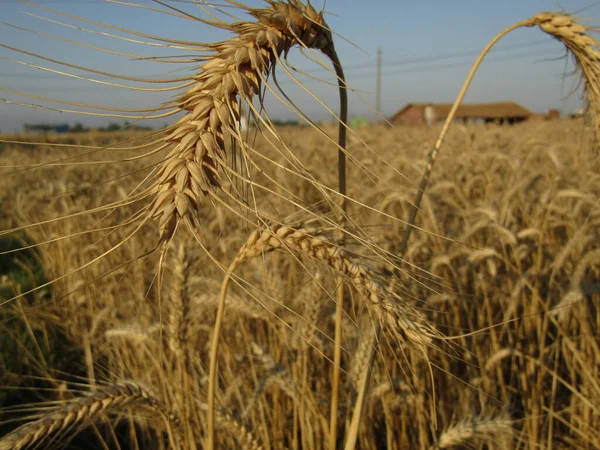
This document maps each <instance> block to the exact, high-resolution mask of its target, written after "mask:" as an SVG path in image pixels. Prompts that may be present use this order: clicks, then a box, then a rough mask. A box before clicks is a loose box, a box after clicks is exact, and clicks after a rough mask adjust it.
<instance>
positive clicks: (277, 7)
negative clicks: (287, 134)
mask: <svg viewBox="0 0 600 450" xmlns="http://www.w3.org/2000/svg"><path fill="white" fill-rule="evenodd" d="M268 3H269V7H268V8H265V9H250V8H246V9H247V10H248V12H249V13H250V14H251V15H252V16H254V17H255V18H256V19H257V21H256V22H238V23H232V24H219V27H220V28H224V29H227V30H229V31H231V32H233V33H235V34H236V36H235V37H233V38H231V39H229V40H227V41H223V42H219V43H215V44H206V45H205V48H206V50H207V51H209V52H212V55H210V56H207V57H205V58H203V59H204V60H208V61H207V62H206V63H205V64H204V65H203V66H202V67H201V70H200V72H199V73H198V75H197V76H196V77H195V80H196V81H197V84H196V85H195V86H194V87H192V88H190V89H189V90H187V91H186V92H185V93H184V94H183V95H181V96H180V97H179V98H178V104H179V108H180V109H181V110H183V111H186V112H187V114H186V115H185V116H184V117H182V118H181V119H180V120H178V121H177V122H176V123H174V124H173V125H171V126H170V127H168V128H167V130H166V136H165V139H166V141H167V142H169V143H172V144H174V147H173V149H172V150H171V152H170V153H169V154H168V155H167V157H166V158H165V160H164V161H163V163H162V166H161V167H160V169H159V170H158V172H157V178H156V181H155V183H154V186H153V187H152V188H151V189H152V192H153V193H155V194H156V196H155V197H154V199H153V201H152V203H151V205H150V214H151V216H152V217H155V218H158V220H159V227H160V236H161V240H162V241H163V242H164V241H166V240H168V239H169V238H170V237H171V236H172V234H173V232H174V231H175V228H176V225H177V223H178V222H179V221H180V220H182V219H183V220H187V221H189V222H190V223H192V224H195V223H197V219H198V208H199V207H200V206H201V204H202V202H203V199H204V198H205V197H206V196H207V194H208V193H209V192H210V189H211V187H215V186H218V185H219V168H220V167H221V166H222V165H223V164H225V159H224V153H225V134H226V133H231V135H232V136H234V137H238V138H239V139H241V133H240V131H239V130H240V128H239V120H240V103H239V102H241V101H243V102H244V103H245V104H248V105H250V104H251V102H252V99H253V98H254V97H255V96H257V95H258V94H259V93H260V90H261V85H262V84H263V82H264V81H265V79H266V77H267V76H268V75H269V74H270V73H271V71H272V70H273V68H274V66H275V64H276V62H277V61H278V60H279V57H280V55H282V54H287V52H288V51H289V50H290V48H292V47H293V46H295V45H301V46H303V47H308V48H315V49H318V50H321V51H323V52H324V53H325V54H326V55H328V56H330V58H331V57H333V56H334V55H335V51H334V50H333V40H332V37H331V33H330V32H329V30H328V28H327V25H326V24H325V21H324V19H323V15H322V14H321V13H317V12H316V11H315V10H314V9H313V8H312V6H311V5H310V3H309V4H308V5H304V4H302V3H301V2H300V1H297V0H290V1H289V2H284V1H269V2H268ZM235 4H236V5H238V6H239V7H240V8H242V5H240V4H237V3H235Z"/></svg>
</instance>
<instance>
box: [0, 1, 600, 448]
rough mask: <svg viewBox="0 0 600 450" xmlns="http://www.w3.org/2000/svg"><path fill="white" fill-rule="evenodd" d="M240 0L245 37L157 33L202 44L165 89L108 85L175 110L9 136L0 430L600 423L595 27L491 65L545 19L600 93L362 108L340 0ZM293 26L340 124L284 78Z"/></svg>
mask: <svg viewBox="0 0 600 450" xmlns="http://www.w3.org/2000/svg"><path fill="white" fill-rule="evenodd" d="M226 3H227V4H228V5H229V7H231V8H232V9H231V11H236V10H239V11H242V12H244V13H247V15H249V16H250V17H251V19H248V18H246V19H244V21H239V22H235V21H229V22H225V21H223V22H218V21H214V20H213V19H214V18H215V17H214V16H212V15H211V14H213V10H205V13H206V15H207V18H205V19H197V20H199V21H200V22H202V23H203V24H204V25H207V26H213V27H220V28H223V29H226V30H227V31H229V32H231V34H232V37H230V38H229V39H227V40H224V41H220V42H216V43H197V44H196V43H190V42H183V41H177V40H172V41H167V40H163V41H164V42H169V43H170V44H169V45H177V46H179V47H178V48H180V49H182V50H186V51H195V52H198V54H199V55H201V56H199V57H198V58H197V59H190V60H189V61H188V60H182V61H181V62H182V63H183V62H192V63H194V64H198V63H199V62H201V64H200V65H199V66H198V68H197V73H196V74H195V75H193V76H189V77H174V78H172V79H170V82H173V83H177V88H178V89H179V91H178V93H177V95H175V96H174V97H173V101H172V102H170V103H167V104H161V105H160V106H156V108H152V109H145V110H143V111H142V110H139V109H138V110H136V109H127V108H122V109H119V110H118V111H117V112H114V111H116V110H114V109H110V108H109V107H104V108H105V110H106V111H113V112H111V114H117V117H129V116H123V115H122V114H130V113H136V114H138V113H139V114H144V117H147V115H152V117H161V118H162V117H168V118H170V117H171V116H175V114H179V113H182V114H180V115H179V116H177V117H176V118H175V119H173V121H172V123H171V124H170V125H167V126H166V127H165V128H164V129H161V130H139V129H138V130H135V129H131V130H127V129H124V130H122V131H114V132H110V133H109V132H102V133H101V132H87V133H72V134H52V133H50V134H46V135H43V136H34V135H3V136H1V138H0V167H1V170H2V172H1V177H2V178H1V180H2V181H1V183H2V190H1V191H0V205H1V206H0V230H1V231H0V268H1V270H2V273H1V274H0V276H1V278H0V318H1V319H0V367H1V368H2V370H1V371H0V386H1V388H0V450H5V449H22V448H122V449H126V448H127V449H128V448H131V449H163V448H177V449H179V448H181V449H200V448H206V449H209V450H213V449H215V448H217V449H236V448H244V449H290V450H291V449H296V450H298V449H326V448H328V449H330V450H334V449H336V448H344V449H347V450H351V449H354V448H361V449H384V448H385V449H405V448H411V449H412V448H414V449H446V448H448V449H450V448H457V449H458V448H475V449H512V448H520V449H537V448H543V449H546V448H547V449H567V448H580V449H593V448H598V447H600V432H599V431H598V430H600V407H599V406H598V405H600V384H599V382H598V380H599V379H600V376H599V375H600V366H599V363H598V361H600V342H599V340H598V333H599V327H600V312H599V308H598V301H599V299H600V247H599V246H598V241H599V236H598V233H599V230H600V204H599V202H598V198H599V196H600V175H599V173H600V170H599V169H600V160H599V159H598V151H597V146H598V135H599V131H600V122H599V121H598V117H600V116H599V115H598V114H599V113H598V111H600V103H599V100H598V98H599V97H598V92H600V88H599V86H600V85H599V84H598V83H600V81H599V80H600V70H599V69H600V68H599V66H598V61H599V60H600V53H599V50H598V43H597V41H596V40H595V39H593V38H592V37H591V32H592V31H594V30H593V29H592V28H588V27H586V26H584V25H581V24H580V23H579V22H578V21H577V20H575V19H574V18H572V17H571V16H568V15H565V14H562V13H560V14H559V13H543V14H538V15H536V16H534V17H533V18H531V19H528V20H526V21H523V22H519V23H517V24H515V25H513V26H510V27H509V28H507V29H506V30H505V31H503V32H501V33H500V34H499V35H498V37H497V38H495V40H494V41H492V43H491V44H490V46H488V47H486V49H485V50H484V52H483V54H482V57H481V58H480V59H479V60H478V61H477V62H476V66H475V69H476V68H477V64H479V62H481V59H482V58H483V55H485V53H486V52H487V51H488V50H489V49H490V48H491V46H492V45H493V44H494V43H495V42H496V41H497V40H498V39H500V38H501V37H502V36H504V35H505V34H507V33H509V32H510V31H512V30H514V29H516V28H519V27H539V28H540V29H541V30H542V31H543V32H545V33H546V34H549V35H550V36H552V37H553V38H555V39H558V40H559V41H560V42H561V43H562V44H564V46H565V48H566V49H567V50H568V51H569V52H570V55H571V56H573V58H574V61H575V67H576V68H577V69H578V70H579V72H580V74H581V76H582V79H583V94H584V96H585V99H586V101H587V104H588V115H587V116H586V118H585V119H576V120H560V121H559V120H557V121H527V122H525V123H522V124H517V125H514V126H499V125H493V124H468V125H464V124H458V123H454V124H452V123H451V120H450V119H449V120H448V121H447V122H446V124H439V125H436V126H434V127H433V128H431V129H429V128H424V127H416V126H415V127H409V126H405V127H391V126H390V125H389V124H386V123H381V124H374V125H370V126H368V127H364V128H359V129H356V130H352V129H347V127H346V126H345V122H346V120H347V117H346V112H347V111H346V110H347V100H346V96H347V94H348V93H351V94H355V92H353V91H352V89H351V86H347V85H346V82H345V78H344V73H343V62H342V61H340V60H339V58H338V56H337V54H336V51H335V46H334V41H335V40H336V39H337V36H336V35H335V30H333V31H332V30H330V29H329V28H328V26H327V23H326V22H325V19H324V15H323V13H322V12H317V11H315V10H314V9H313V8H312V6H311V5H310V3H308V4H306V5H305V4H304V3H302V2H300V1H296V0H290V1H289V2H287V1H272V2H266V4H265V7H264V8H262V9H252V8H247V7H244V6H243V5H241V4H239V3H237V2H235V1H232V0H227V2H226ZM156 4H157V8H158V6H159V5H162V6H164V7H167V4H163V3H162V2H156ZM215 8H216V9H215V10H214V11H217V12H220V13H222V16H223V17H228V14H230V10H227V11H226V12H223V11H220V10H219V9H218V7H215ZM40 9H42V10H46V11H50V10H49V9H47V8H44V7H41V8H40ZM157 11H158V9H157ZM165 11H167V12H168V13H169V14H173V15H180V17H183V12H182V11H181V10H178V9H173V8H171V9H170V10H162V14H165ZM215 14H216V13H215ZM187 18H188V19H189V17H187ZM194 20H196V19H194ZM119 31H122V30H119ZM144 38H145V39H146V38H147V39H151V38H149V37H147V36H144ZM296 47H297V48H301V49H302V50H303V51H304V52H305V53H306V54H308V55H311V56H314V55H315V54H316V52H319V54H322V55H324V56H325V57H326V58H325V60H324V61H323V64H325V63H328V64H330V65H331V66H332V67H333V68H332V69H331V71H330V72H331V73H330V75H331V76H332V77H333V79H334V80H336V81H337V85H338V88H339V93H340V106H339V108H340V110H339V111H337V110H336V111H331V113H332V115H333V117H334V118H335V121H333V122H332V123H322V124H316V123H314V122H313V121H312V120H311V119H310V118H309V117H306V116H304V115H303V113H302V111H299V110H297V109H296V107H295V104H294V102H293V100H292V99H290V98H289V97H287V95H286V94H285V90H282V89H281V87H280V86H279V82H278V80H277V77H278V76H279V75H277V76H276V73H277V71H279V72H280V73H283V74H285V75H287V76H288V77H289V78H290V79H292V80H293V81H295V82H296V83H297V84H298V85H300V86H302V82H301V81H299V80H297V79H296V78H294V74H293V73H292V72H293V67H292V66H290V65H289V63H288V61H287V59H286V58H287V54H288V51H290V50H291V49H292V48H296ZM17 51H18V50H17ZM29 56H31V54H29ZM38 56H39V55H38ZM128 56H131V55H128ZM181 58H183V57H181ZM52 63H53V64H59V63H60V61H59V62H57V61H56V60H53V61H52ZM63 65H64V66H65V67H70V68H74V67H75V66H73V65H71V66H69V65H68V64H63ZM75 68H76V69H78V70H83V69H81V67H75ZM474 73H475V70H474V71H472V72H471V74H470V75H469V78H468V79H467V81H466V82H465V85H464V89H463V90H462V91H461V93H460V94H459V99H458V101H460V100H461V99H462V96H463V95H464V93H465V92H466V89H467V88H468V85H469V82H470V79H471V78H472V76H473V74H474ZM102 75H103V76H112V78H113V79H114V80H116V81H114V82H115V83H124V81H123V80H126V81H135V82H150V83H162V82H163V80H139V79H138V80H134V79H132V78H127V77H124V76H120V75H118V74H107V73H102ZM90 76H92V75H90ZM123 86H125V85H123ZM129 88H131V89H134V88H133V87H131V86H130V87H129ZM332 89H334V87H333V86H332ZM266 91H268V92H269V93H270V94H271V95H274V96H276V97H277V98H278V100H279V101H281V102H282V103H284V104H285V105H286V106H287V107H288V108H289V109H290V110H292V111H294V112H295V113H296V114H297V115H298V117H299V118H300V119H302V121H303V122H304V126H286V127H282V126H281V127H280V126H277V125H275V124H274V122H273V121H272V118H271V117H270V116H269V112H268V109H265V105H264V104H263V100H264V95H265V92H266ZM308 94H310V92H308ZM23 95H24V96H25V95H26V94H23ZM313 95H314V94H313ZM30 99H33V100H35V101H36V102H37V101H51V102H54V103H59V104H62V105H63V106H61V107H60V108H65V109H63V111H67V110H68V111H70V110H71V109H69V108H75V107H77V108H82V109H83V108H89V107H90V105H87V104H83V103H74V102H67V101H61V100H60V99H50V100H49V99H48V98H42V97H40V96H34V95H30ZM21 106H23V105H21ZM29 106H32V105H29ZM323 106H325V107H327V106H326V105H323ZM95 107H96V108H98V109H101V107H100V106H95ZM82 114H83V113H82ZM243 116H246V117H250V118H251V119H252V121H253V126H252V127H250V128H249V129H248V130H242V127H241V118H242V117H243ZM450 125H452V126H450ZM442 144H443V147H442ZM440 150H441V151H440ZM434 162H435V165H434ZM424 174H425V175H424ZM419 193H420V194H422V198H420V194H419ZM415 214H416V215H415Z"/></svg>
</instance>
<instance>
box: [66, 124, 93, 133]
mask: <svg viewBox="0 0 600 450" xmlns="http://www.w3.org/2000/svg"><path fill="white" fill-rule="evenodd" d="M69 131H71V132H73V133H84V132H86V131H89V129H88V128H86V127H84V126H83V124H82V123H81V122H75V125H73V127H72V128H71V129H70V130H69Z"/></svg>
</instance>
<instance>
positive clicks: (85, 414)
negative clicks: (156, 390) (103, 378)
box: [0, 382, 168, 450]
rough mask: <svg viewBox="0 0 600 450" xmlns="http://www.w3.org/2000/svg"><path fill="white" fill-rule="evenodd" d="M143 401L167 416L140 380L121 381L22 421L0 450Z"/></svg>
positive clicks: (30, 442)
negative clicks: (139, 382) (140, 383)
mask: <svg viewBox="0 0 600 450" xmlns="http://www.w3.org/2000/svg"><path fill="white" fill-rule="evenodd" d="M140 405H143V406H145V407H150V408H151V409H153V410H155V411H156V412H157V413H158V414H159V415H160V416H161V417H162V419H164V420H167V417H168V415H167V414H166V413H165V408H164V407H162V405H161V403H160V402H159V401H158V400H157V399H156V398H155V397H154V396H153V395H151V394H150V392H149V391H147V390H146V389H144V388H143V387H141V386H140V385H139V384H137V383H133V382H120V383H117V384H113V385H110V386H107V387H103V388H101V389H100V390H98V391H97V392H94V393H92V394H89V395H85V396H83V397H77V398H74V399H72V400H69V401H67V402H66V403H65V404H64V405H62V406H60V407H57V408H56V409H54V410H52V411H50V412H48V413H46V414H44V415H42V416H41V417H40V418H39V419H37V420H35V421H33V422H29V423H26V424H24V425H22V426H21V427H19V428H17V429H16V430H14V431H12V432H10V433H9V434H7V435H6V436H4V437H3V438H1V439H0V450H18V449H22V448H25V447H27V446H34V445H36V444H39V443H40V442H41V441H43V440H44V439H46V438H49V437H50V436H52V435H54V434H55V433H58V432H61V431H65V430H67V429H68V428H71V427H74V426H77V425H84V424H85V423H86V422H87V423H89V422H90V421H94V420H96V419H98V418H99V417H100V416H101V415H102V414H104V413H106V412H109V411H111V410H112V411H115V410H121V411H122V409H123V408H126V407H128V408H131V407H134V406H140ZM166 428H167V429H168V425H167V427H166Z"/></svg>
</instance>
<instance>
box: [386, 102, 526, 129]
mask: <svg viewBox="0 0 600 450" xmlns="http://www.w3.org/2000/svg"><path fill="white" fill-rule="evenodd" d="M451 108H452V104H451V103H409V104H407V105H406V106H405V107H404V108H402V109H401V110H400V111H398V112H397V113H396V114H394V115H393V116H392V118H391V119H390V121H391V122H392V123H393V124H394V125H425V124H426V123H427V122H426V118H425V115H426V114H425V112H426V111H428V112H429V115H430V116H431V114H432V113H433V116H434V117H435V120H437V121H442V120H445V119H446V117H448V114H449V113H450V109H451ZM432 110H433V111H432ZM531 115H532V113H531V111H529V110H528V109H526V108H524V107H522V106H521V105H518V104H517V103H515V102H503V103H472V104H462V105H460V106H459V107H458V110H457V111H456V120H459V121H463V122H486V123H487V122H497V123H508V124H513V123H516V122H522V121H524V120H526V119H528V118H529V117H530V116H531Z"/></svg>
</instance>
